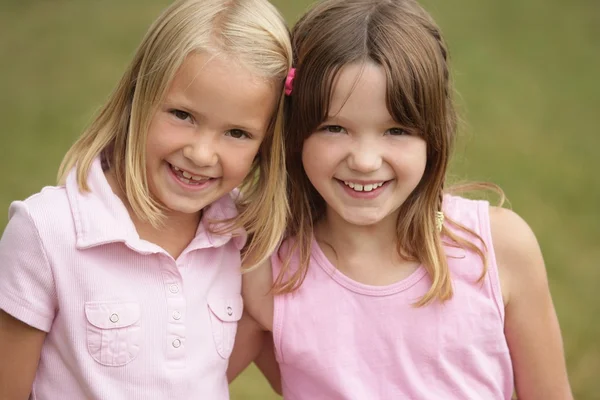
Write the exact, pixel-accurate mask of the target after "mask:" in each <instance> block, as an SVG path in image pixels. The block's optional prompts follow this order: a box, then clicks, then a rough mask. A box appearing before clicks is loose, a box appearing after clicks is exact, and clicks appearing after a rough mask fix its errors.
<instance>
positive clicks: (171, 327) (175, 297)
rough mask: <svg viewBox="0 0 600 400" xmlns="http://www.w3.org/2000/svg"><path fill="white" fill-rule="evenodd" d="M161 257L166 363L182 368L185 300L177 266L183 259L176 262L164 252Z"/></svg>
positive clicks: (183, 363)
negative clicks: (164, 299)
mask: <svg viewBox="0 0 600 400" xmlns="http://www.w3.org/2000/svg"><path fill="white" fill-rule="evenodd" d="M161 258H162V265H161V267H162V268H161V270H162V277H163V285H164V290H165V294H166V299H167V319H168V320H167V339H166V340H167V343H166V344H165V345H166V358H167V364H168V366H169V367H171V368H184V367H185V363H186V359H187V356H186V351H185V341H186V335H185V333H186V327H185V322H186V321H185V314H186V300H185V296H184V287H183V279H182V275H181V273H180V271H179V266H178V264H179V265H183V264H182V262H183V261H181V260H178V261H177V262H176V261H175V260H173V258H171V257H170V256H168V255H166V254H165V255H164V257H161Z"/></svg>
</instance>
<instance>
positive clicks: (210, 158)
mask: <svg viewBox="0 0 600 400" xmlns="http://www.w3.org/2000/svg"><path fill="white" fill-rule="evenodd" d="M215 136H217V135H212V134H208V133H203V134H200V135H198V136H197V137H196V138H195V139H194V141H193V142H191V143H189V144H188V145H187V146H185V147H184V148H183V156H184V157H185V158H187V159H188V160H190V161H191V162H192V163H194V165H196V166H198V167H212V166H214V165H216V164H217V163H218V162H219V152H218V143H217V141H218V139H217V138H216V137H215Z"/></svg>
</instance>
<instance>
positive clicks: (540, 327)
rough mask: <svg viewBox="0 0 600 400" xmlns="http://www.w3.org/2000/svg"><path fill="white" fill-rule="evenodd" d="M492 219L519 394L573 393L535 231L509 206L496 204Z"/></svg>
mask: <svg viewBox="0 0 600 400" xmlns="http://www.w3.org/2000/svg"><path fill="white" fill-rule="evenodd" d="M490 223H491V230H492V240H493V243H494V251H495V254H496V260H497V264H498V271H499V273H500V280H501V284H502V292H503V296H504V304H505V320H504V332H505V335H506V339H507V341H508V346H509V349H510V354H511V358H512V363H513V368H514V374H515V385H516V391H517V397H518V398H519V400H529V399H544V400H553V399H556V400H566V399H572V398H573V395H572V393H571V388H570V386H569V380H568V377H567V370H566V366H565V357H564V351H563V343H562V338H561V333H560V327H559V325H558V318H557V317H556V312H555V310H554V306H553V304H552V298H551V296H550V290H549V287H548V279H547V277H546V269H545V266H544V260H543V258H542V253H541V251H540V247H539V245H538V243H537V240H536V238H535V235H534V234H533V232H532V231H531V228H530V227H529V225H527V223H526V222H525V221H524V220H523V219H521V217H519V216H518V215H517V214H515V213H514V212H512V211H510V210H507V209H503V208H495V207H492V208H491V210H490Z"/></svg>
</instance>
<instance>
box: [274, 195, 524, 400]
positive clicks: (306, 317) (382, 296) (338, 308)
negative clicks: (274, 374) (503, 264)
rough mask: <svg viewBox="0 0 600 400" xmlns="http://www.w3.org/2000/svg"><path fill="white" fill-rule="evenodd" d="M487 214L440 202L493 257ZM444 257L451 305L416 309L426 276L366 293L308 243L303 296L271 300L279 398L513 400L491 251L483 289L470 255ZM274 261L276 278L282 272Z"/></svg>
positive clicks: (469, 204) (453, 201) (482, 206)
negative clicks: (308, 261)
mask: <svg viewBox="0 0 600 400" xmlns="http://www.w3.org/2000/svg"><path fill="white" fill-rule="evenodd" d="M488 207H489V205H488V203H487V202H483V201H478V202H476V201H471V200H466V199H462V198H459V197H449V196H448V197H446V198H445V202H444V208H445V212H446V215H447V216H448V217H449V218H452V219H453V220H455V221H458V222H460V223H461V224H463V225H466V226H467V227H469V228H471V229H473V230H474V231H475V232H477V233H478V234H479V235H481V236H482V237H483V239H484V240H485V243H486V245H487V247H488V249H492V242H491V236H490V228H489V213H488ZM463 235H464V234H463ZM446 252H447V255H448V262H449V264H450V270H451V273H452V279H453V287H454V298H453V299H452V300H450V301H448V302H447V303H444V304H439V303H435V304H433V305H429V306H425V307H422V308H416V307H413V306H412V304H413V303H414V302H415V301H416V300H418V299H419V298H421V297H422V296H423V295H424V294H425V293H426V292H427V290H428V289H429V287H430V284H431V281H430V279H429V277H428V275H427V273H426V271H425V269H424V268H422V267H420V268H419V269H418V270H417V271H415V272H414V273H413V274H412V275H411V276H409V277H408V278H406V279H404V280H402V281H400V282H396V283H394V284H392V285H389V286H384V287H377V286H368V285H364V284H360V283H358V282H355V281H353V280H351V279H349V278H348V277H346V276H345V275H343V274H341V273H340V272H339V271H337V270H336V269H335V268H334V267H333V266H332V264H331V263H330V262H329V261H328V260H327V258H326V257H325V255H324V254H323V253H322V251H321V250H320V249H319V247H318V245H317V244H316V242H313V253H312V258H311V264H310V268H309V272H308V275H307V277H306V280H305V281H304V283H303V284H302V286H301V287H300V289H299V290H298V291H297V292H295V293H293V294H289V295H283V296H276V298H275V314H274V326H273V333H274V338H275V347H276V355H277V358H278V361H279V362H280V367H281V374H282V381H283V394H284V398H285V399H286V400H300V399H310V400H317V399H327V400H335V399H344V400H348V399H356V400H364V399H411V400H412V399H419V400H428V399H431V400H439V399H444V400H453V399H456V400H468V399H481V400H488V399H507V400H508V399H510V398H511V396H512V393H513V371H512V365H511V360H510V355H509V352H508V346H507V344H506V339H505V336H504V333H503V331H504V328H503V325H504V307H503V302H502V295H501V291H500V285H499V278H498V273H497V268H496V261H495V259H494V255H493V251H492V252H490V253H489V271H488V273H487V275H486V277H485V280H484V281H483V283H477V282H476V281H477V279H478V277H479V276H480V274H481V271H482V263H481V260H480V259H479V258H478V256H477V255H476V254H474V253H471V252H467V251H464V250H462V249H456V248H451V247H447V248H446ZM272 261H273V269H274V274H277V273H278V271H279V269H280V267H281V263H280V261H279V260H278V259H277V258H276V257H275V256H274V257H273V258H272Z"/></svg>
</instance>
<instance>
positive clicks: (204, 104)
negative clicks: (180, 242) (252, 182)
mask: <svg viewBox="0 0 600 400" xmlns="http://www.w3.org/2000/svg"><path fill="white" fill-rule="evenodd" d="M277 98H278V88H277V87H276V85H274V84H272V83H271V82H268V81H267V80H264V79H261V78H257V77H255V76H253V75H251V74H250V73H249V72H248V71H247V70H246V69H245V68H243V67H242V66H240V64H238V63H236V62H235V61H232V60H230V59H228V58H226V57H224V56H217V57H211V56H210V55H208V54H203V53H201V54H191V55H189V56H188V57H187V58H186V60H185V61H184V63H183V64H182V66H181V68H180V69H179V71H178V72H177V74H176V75H175V78H174V79H173V81H172V84H171V86H170V88H169V89H168V91H167V94H166V96H165V99H164V101H163V102H162V104H160V105H159V107H158V110H157V112H156V114H155V115H154V116H153V118H152V121H151V125H150V129H149V131H148V137H147V147H146V151H147V153H146V171H147V177H148V185H149V187H150V191H151V193H152V195H153V196H154V198H155V199H156V200H157V201H158V202H159V203H161V204H163V205H164V206H165V207H166V208H167V209H168V210H170V211H171V212H174V213H184V214H190V213H196V212H198V211H200V210H202V209H203V208H204V207H206V206H207V205H209V204H211V203H212V202H214V201H215V200H217V199H218V198H220V197H221V196H223V195H225V194H226V193H228V192H230V191H231V190H232V189H234V188H235V187H237V186H239V185H240V184H241V182H242V181H243V179H244V178H245V177H246V175H247V174H248V172H249V171H250V168H251V165H252V162H253V160H254V158H255V156H256V154H257V152H258V150H259V147H260V144H261V142H262V140H263V138H264V137H265V135H266V131H267V129H268V125H269V122H270V119H271V116H272V114H273V111H274V109H275V102H276V101H277Z"/></svg>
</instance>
